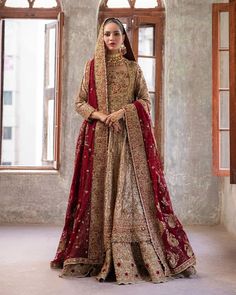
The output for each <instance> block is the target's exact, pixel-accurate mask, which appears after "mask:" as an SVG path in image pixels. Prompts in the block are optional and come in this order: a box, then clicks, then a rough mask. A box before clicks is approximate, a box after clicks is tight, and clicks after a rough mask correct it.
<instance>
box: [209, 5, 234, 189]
mask: <svg viewBox="0 0 236 295" xmlns="http://www.w3.org/2000/svg"><path fill="white" fill-rule="evenodd" d="M221 12H228V13H229V136H230V146H229V154H230V167H229V169H227V170H226V169H225V170H221V169H220V167H219V165H220V163H219V156H220V148H219V115H220V107H219V103H220V102H219V93H218V92H219V89H220V88H219V70H220V69H219V49H220V44H219V43H220V40H219V32H220V13H221ZM235 26H236V2H235V0H231V1H230V2H229V3H213V4H212V161H213V174H214V175H217V176H230V183H231V184H235V183H236V104H235V98H236V74H235V69H236V58H235V54H236V31H235Z"/></svg>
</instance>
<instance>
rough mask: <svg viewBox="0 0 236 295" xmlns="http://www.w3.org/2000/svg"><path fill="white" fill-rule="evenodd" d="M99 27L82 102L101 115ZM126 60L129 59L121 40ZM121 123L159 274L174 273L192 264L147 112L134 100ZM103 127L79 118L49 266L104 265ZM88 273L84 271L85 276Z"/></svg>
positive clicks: (104, 102) (103, 98)
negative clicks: (64, 202) (63, 209)
mask: <svg viewBox="0 0 236 295" xmlns="http://www.w3.org/2000/svg"><path fill="white" fill-rule="evenodd" d="M103 26H104V24H103V25H102V26H101V29H100V33H99V36H98V41H97V45H96V50H95V57H94V59H93V60H92V61H91V62H90V70H89V92H88V104H89V105H90V106H91V107H93V108H94V109H97V110H100V111H103V112H105V113H106V112H107V88H106V87H107V86H106V85H107V81H106V62H105V54H106V53H105V46H104V42H103V37H102V36H103ZM125 43H126V44H125V45H126V47H127V49H128V50H127V54H126V58H127V59H130V60H134V57H133V53H132V50H131V47H130V44H129V41H128V38H127V36H126V38H125ZM124 109H125V125H126V129H127V133H128V142H129V147H130V152H131V156H132V163H133V167H134V172H135V178H136V182H137V187H138V191H139V195H140V198H141V202H142V206H143V210H144V212H145V219H146V220H147V224H148V231H149V234H150V238H151V242H152V245H153V247H154V250H155V252H156V254H157V256H158V257H159V259H160V262H161V265H162V266H163V269H164V272H165V275H166V276H168V275H174V274H177V273H181V272H183V271H184V270H186V269H187V268H188V267H189V266H192V265H194V264H195V256H194V253H193V251H192V248H191V245H190V243H189V240H188V238H187V235H186V233H185V231H184V230H183V227H182V225H181V223H180V221H179V220H178V218H177V217H176V215H175V214H174V212H173V209H172V206H171V200H170V196H169V191H168V188H167V185H166V181H165V178H164V174H163V169H162V165H161V161H160V157H159V154H158V151H157V146H156V142H155V138H154V136H153V132H152V124H151V120H150V114H149V111H148V110H147V108H146V107H145V105H144V104H143V103H142V102H141V101H140V100H139V98H138V97H136V98H135V100H134V101H133V103H131V104H128V105H126V106H125V107H124ZM107 142H108V128H107V127H106V126H105V125H104V124H102V123H101V122H99V121H96V120H89V119H88V120H85V121H84V122H83V124H82V127H81V129H80V134H79V137H78V142H77V146H76V155H75V167H74V176H73V180H72V184H71V189H70V195H69V202H68V208H67V212H66V218H65V225H64V228H63V232H62V235H61V238H60V243H59V246H58V249H57V253H56V256H55V258H54V260H53V261H52V262H51V267H53V268H63V267H65V266H66V265H71V264H74V265H75V264H80V265H85V266H86V265H89V266H91V265H93V266H102V265H103V263H104V255H105V254H104V253H105V249H104V241H103V214H104V212H103V209H104V208H103V203H104V200H103V199H104V179H105V173H106V155H107ZM89 272H90V274H91V268H90V270H89V269H88V268H87V269H86V274H88V273H89Z"/></svg>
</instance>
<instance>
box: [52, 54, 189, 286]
mask: <svg viewBox="0 0 236 295" xmlns="http://www.w3.org/2000/svg"><path fill="white" fill-rule="evenodd" d="M89 72H90V62H88V63H87V65H86V68H85V74H84V78H83V81H82V84H81V88H80V91H79V93H78V96H77V98H76V103H75V105H76V110H77V112H78V113H79V114H81V115H82V116H83V117H84V118H85V119H88V120H89V116H90V115H91V113H92V112H93V111H94V110H95V109H94V108H93V107H92V106H91V105H89V104H88V102H87V99H88V92H89ZM106 77H107V82H106V83H107V86H106V87H107V93H106V95H107V111H108V113H112V112H114V111H117V110H119V109H121V108H123V107H124V108H125V109H126V110H127V117H126V120H125V119H121V120H120V124H121V127H122V130H121V131H120V132H115V131H114V130H113V128H111V127H110V128H109V127H104V123H102V122H100V121H98V122H97V126H96V132H97V133H95V139H94V149H95V156H94V164H93V165H94V172H93V184H92V192H91V212H90V213H89V216H88V218H90V232H89V238H88V240H86V242H88V243H89V247H88V252H89V253H88V252H87V251H86V252H85V253H88V254H86V255H88V258H80V257H78V258H76V257H75V258H69V259H66V260H65V261H64V264H63V270H62V276H67V275H69V276H77V277H84V276H88V275H96V276H97V279H98V280H99V281H103V280H105V279H107V278H108V277H109V275H111V274H113V275H114V276H115V279H116V281H117V282H118V284H128V283H133V282H136V281H138V280H141V279H145V280H151V281H152V282H156V283H157V282H162V281H164V280H165V279H166V278H167V277H168V276H170V275H174V274H178V273H181V272H183V271H185V270H186V269H187V268H188V267H190V266H192V265H194V264H195V257H194V254H193V252H192V248H191V246H190V244H189V242H188V240H187V238H184V244H183V245H184V251H185V252H186V253H187V254H186V256H187V260H186V258H184V259H185V260H186V261H185V262H184V263H182V264H181V265H180V266H178V264H177V263H178V260H179V258H181V255H182V254H181V253H182V252H181V251H182V250H179V249H178V244H179V241H178V240H177V239H176V238H175V236H174V235H173V234H171V232H170V231H169V230H168V229H167V228H166V223H165V222H162V221H158V220H157V218H156V215H155V212H156V210H157V209H156V207H155V203H154V201H153V188H152V184H151V180H150V176H149V172H148V170H146V169H147V168H146V167H147V164H146V162H147V159H146V154H145V152H144V149H143V148H142V149H141V150H140V151H141V152H139V151H138V148H140V147H139V146H141V145H140V144H139V142H142V138H141V137H140V139H139V136H141V135H139V134H138V133H137V134H136V133H134V134H133V133H132V131H130V133H129V132H128V125H129V124H130V123H129V121H130V122H132V120H133V115H129V113H131V114H132V112H133V111H132V109H133V102H134V99H135V97H138V100H139V102H140V103H141V104H142V105H143V106H144V108H145V109H146V110H147V111H148V110H149V109H150V100H149V94H148V89H147V85H146V82H145V79H144V77H143V74H142V71H141V69H140V67H139V66H138V64H137V63H136V62H134V61H130V60H127V59H125V58H124V57H122V56H120V55H118V56H117V55H116V56H112V55H110V56H109V55H108V56H106ZM103 82H104V81H103ZM98 83H99V81H97V84H98ZM100 94H101V93H99V95H100ZM134 122H135V120H134ZM138 122H139V120H138ZM138 122H136V123H135V124H137V123H138ZM131 124H132V123H131ZM134 130H135V129H134ZM129 136H130V137H131V136H134V138H135V141H136V142H137V144H135V145H137V146H138V148H137V149H136V147H135V146H134V147H132V150H131V147H130V144H129V142H130V141H129ZM105 140H107V141H105ZM131 142H132V141H131ZM133 142H134V141H133ZM105 146H106V147H105ZM101 149H103V151H105V150H106V154H104V155H101ZM135 149H136V150H137V152H135ZM139 162H140V168H137V167H138V165H139ZM133 163H136V164H135V165H136V168H135V167H134V164H133ZM142 163H143V164H142ZM142 165H143V166H142ZM87 172H89V171H87ZM142 178H143V180H144V183H143V184H142V185H141V184H140V183H139V184H138V183H137V179H139V182H140V179H142ZM146 179H147V180H148V181H146ZM141 192H142V195H143V196H145V198H141V195H140V194H141ZM158 206H159V205H158ZM166 222H167V224H168V227H169V228H170V229H171V228H172V229H173V228H177V229H178V227H179V223H178V220H177V218H176V217H175V215H174V214H172V213H171V214H167V215H166ZM180 228H181V226H180ZM88 230H89V229H88ZM163 232H166V234H167V243H168V245H169V246H170V249H172V248H173V251H172V250H170V251H168V253H167V256H166V255H165V254H164V246H163V242H162V240H161V234H163ZM77 238H78V242H76V243H78V245H79V243H80V241H79V233H78V236H76V239H77ZM75 245H76V244H75ZM75 247H76V248H77V247H79V246H75ZM63 249H65V238H63V236H62V238H61V241H60V244H59V247H58V251H59V252H60V251H61V250H63ZM176 249H177V250H176ZM55 261H56V260H55ZM51 266H52V267H55V268H57V265H56V262H52V264H51ZM172 269H173V270H172Z"/></svg>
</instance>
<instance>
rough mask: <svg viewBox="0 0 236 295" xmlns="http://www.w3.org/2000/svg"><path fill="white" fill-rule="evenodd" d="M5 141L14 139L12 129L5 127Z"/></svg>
mask: <svg viewBox="0 0 236 295" xmlns="http://www.w3.org/2000/svg"><path fill="white" fill-rule="evenodd" d="M3 139H12V127H3Z"/></svg>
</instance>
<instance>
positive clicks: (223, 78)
mask: <svg viewBox="0 0 236 295" xmlns="http://www.w3.org/2000/svg"><path fill="white" fill-rule="evenodd" d="M220 88H229V52H228V51H221V52H220Z"/></svg>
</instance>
